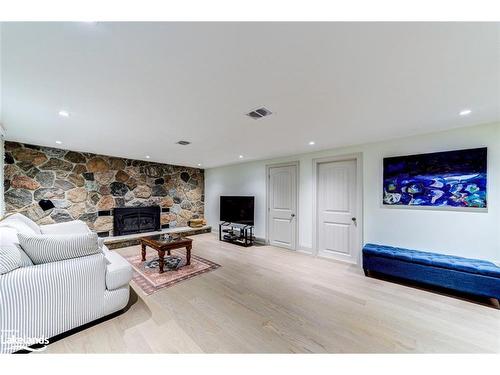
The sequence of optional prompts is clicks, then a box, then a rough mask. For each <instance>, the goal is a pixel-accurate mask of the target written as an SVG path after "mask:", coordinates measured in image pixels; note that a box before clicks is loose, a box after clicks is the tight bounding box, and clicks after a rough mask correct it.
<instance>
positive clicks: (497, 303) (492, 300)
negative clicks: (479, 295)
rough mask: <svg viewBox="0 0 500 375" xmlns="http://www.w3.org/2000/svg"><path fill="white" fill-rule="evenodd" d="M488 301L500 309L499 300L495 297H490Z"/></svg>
mask: <svg viewBox="0 0 500 375" xmlns="http://www.w3.org/2000/svg"><path fill="white" fill-rule="evenodd" d="M490 302H491V304H492V305H493V306H495V308H497V309H499V310H500V302H498V299H497V298H490Z"/></svg>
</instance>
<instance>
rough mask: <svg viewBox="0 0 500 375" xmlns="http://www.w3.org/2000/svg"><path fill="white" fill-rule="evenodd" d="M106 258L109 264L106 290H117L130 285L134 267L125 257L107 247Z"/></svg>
mask: <svg viewBox="0 0 500 375" xmlns="http://www.w3.org/2000/svg"><path fill="white" fill-rule="evenodd" d="M102 252H103V253H104V257H105V258H106V261H107V262H108V265H107V266H106V289H107V290H115V289H118V288H121V287H123V286H126V285H128V283H129V282H130V280H132V266H131V265H130V263H129V262H127V261H126V260H125V259H123V257H122V256H121V255H120V254H118V253H116V252H114V251H109V250H108V248H107V247H106V246H104V247H103V251H102Z"/></svg>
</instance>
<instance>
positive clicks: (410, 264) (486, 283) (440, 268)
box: [363, 243, 500, 308]
mask: <svg viewBox="0 0 500 375" xmlns="http://www.w3.org/2000/svg"><path fill="white" fill-rule="evenodd" d="M363 269H364V271H365V275H366V276H370V271H373V272H376V273H379V274H384V275H389V276H394V277H398V278H401V279H406V280H411V281H416V282H419V283H422V284H428V285H434V286H439V287H443V288H447V289H451V290H455V291H459V292H464V293H469V294H474V295H477V296H481V297H487V298H489V299H490V301H491V303H492V304H493V305H494V306H495V307H496V308H500V305H499V302H498V300H499V299H500V267H498V266H496V265H495V264H494V263H491V262H488V261H485V260H478V259H469V258H462V257H457V256H451V255H444V254H435V253H428V252H424V251H417V250H409V249H403V248H399V247H391V246H382V245H375V244H370V243H369V244H366V245H365V246H364V247H363Z"/></svg>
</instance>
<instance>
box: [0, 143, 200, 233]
mask: <svg viewBox="0 0 500 375" xmlns="http://www.w3.org/2000/svg"><path fill="white" fill-rule="evenodd" d="M4 160H5V164H4V179H5V180H4V187H5V210H6V213H7V214H8V213H13V212H20V213H22V214H24V215H26V216H28V217H30V218H31V219H33V220H34V221H36V222H37V223H38V224H51V223H56V222H64V221H69V220H74V219H79V220H83V221H85V222H86V223H87V224H88V225H89V227H90V228H91V229H93V230H95V231H96V232H98V233H101V235H104V236H105V235H112V230H113V216H112V215H113V213H112V209H113V208H114V207H136V206H152V205H159V206H160V207H162V213H161V223H162V227H163V228H165V227H169V226H170V227H175V226H185V225H187V221H188V220H189V219H191V218H201V217H203V212H204V202H203V201H204V196H203V194H204V192H203V189H204V171H203V170H202V169H197V168H190V167H180V166H175V165H168V164H159V163H152V162H145V161H140V160H132V159H122V158H115V157H110V156H102V155H95V154H90V153H83V152H75V151H68V150H62V149H57V148H50V147H42V146H33V145H25V144H20V143H16V142H8V141H6V142H5V159H4ZM41 199H50V200H51V201H52V202H53V203H54V205H55V208H54V209H50V210H48V211H43V210H42V209H41V208H40V206H39V205H38V202H39V201H40V200H41Z"/></svg>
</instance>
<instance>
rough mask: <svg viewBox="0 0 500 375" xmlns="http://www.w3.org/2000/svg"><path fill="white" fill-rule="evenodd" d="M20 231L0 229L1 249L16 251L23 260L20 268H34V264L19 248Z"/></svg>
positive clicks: (7, 228) (6, 228)
mask: <svg viewBox="0 0 500 375" xmlns="http://www.w3.org/2000/svg"><path fill="white" fill-rule="evenodd" d="M17 233H18V231H17V230H16V229H14V228H9V227H0V248H10V249H16V250H17V251H18V253H19V256H20V258H21V264H20V267H27V266H32V265H33V262H32V261H31V259H30V258H29V257H28V256H27V255H26V253H25V252H24V251H23V249H21V246H19V239H18V238H17Z"/></svg>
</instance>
